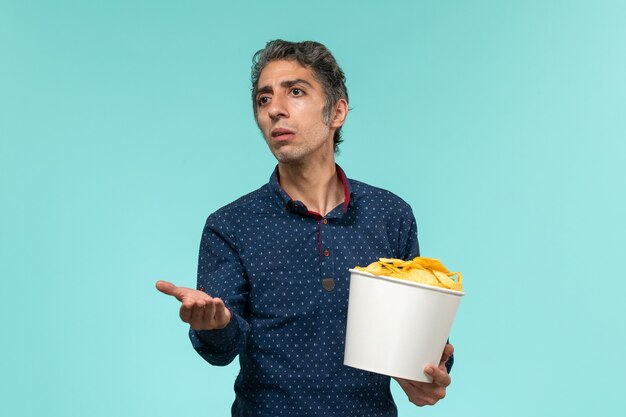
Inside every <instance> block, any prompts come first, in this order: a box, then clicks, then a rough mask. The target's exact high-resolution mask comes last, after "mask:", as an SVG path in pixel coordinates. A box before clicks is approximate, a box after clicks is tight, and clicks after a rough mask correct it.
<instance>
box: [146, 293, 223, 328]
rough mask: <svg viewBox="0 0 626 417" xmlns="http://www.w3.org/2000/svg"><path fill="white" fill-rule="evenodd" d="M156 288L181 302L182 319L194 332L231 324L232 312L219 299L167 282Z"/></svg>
mask: <svg viewBox="0 0 626 417" xmlns="http://www.w3.org/2000/svg"><path fill="white" fill-rule="evenodd" d="M156 287H157V290H159V291H161V292H162V293H163V294H167V295H171V296H173V297H176V299H177V300H178V301H180V302H181V305H180V319H181V320H182V321H184V322H185V323H189V324H190V325H191V328H192V329H194V330H214V329H223V328H224V327H226V325H227V324H228V323H229V322H230V317H231V314H230V310H229V309H227V308H226V306H225V305H224V302H223V301H222V300H220V299H219V298H212V297H209V296H208V295H207V294H206V293H204V292H202V291H198V290H194V289H191V288H184V287H177V286H176V285H174V284H172V283H171V282H167V281H157V283H156Z"/></svg>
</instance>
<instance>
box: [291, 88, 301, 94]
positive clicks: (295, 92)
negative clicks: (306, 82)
mask: <svg viewBox="0 0 626 417" xmlns="http://www.w3.org/2000/svg"><path fill="white" fill-rule="evenodd" d="M291 94H293V95H294V96H302V95H304V91H302V90H301V89H299V88H294V89H293V90H291Z"/></svg>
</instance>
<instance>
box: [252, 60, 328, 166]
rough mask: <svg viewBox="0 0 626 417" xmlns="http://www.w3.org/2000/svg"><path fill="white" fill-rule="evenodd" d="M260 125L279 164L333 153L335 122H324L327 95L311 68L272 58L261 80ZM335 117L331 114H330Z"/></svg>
mask: <svg viewBox="0 0 626 417" xmlns="http://www.w3.org/2000/svg"><path fill="white" fill-rule="evenodd" d="M255 100H256V104H255V105H256V106H257V124H258V125H259V128H260V129H261V132H262V133H263V137H264V138H265V141H266V142H267V145H268V146H269V148H270V150H271V151H272V153H273V154H274V156H275V157H276V159H277V160H278V162H280V163H286V164H287V163H300V162H306V161H307V160H311V159H312V160H315V159H316V158H322V159H325V158H329V157H332V156H333V152H334V145H333V134H334V132H335V130H336V127H333V123H332V122H331V123H328V124H327V123H324V121H323V110H324V104H325V95H324V91H323V88H322V86H321V84H320V83H318V82H317V81H316V80H315V77H314V76H313V73H312V71H311V70H310V69H308V68H305V67H303V66H302V65H300V64H299V63H298V62H297V61H272V62H270V63H269V64H268V65H267V66H266V67H265V68H264V69H263V71H261V75H260V77H259V81H258V93H257V95H256V97H255ZM331 118H332V115H331Z"/></svg>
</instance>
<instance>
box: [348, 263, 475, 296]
mask: <svg viewBox="0 0 626 417" xmlns="http://www.w3.org/2000/svg"><path fill="white" fill-rule="evenodd" d="M354 269H356V270H359V271H365V272H369V273H370V274H374V275H382V276H385V277H393V278H400V279H405V280H407V281H413V282H417V283H420V284H426V285H432V286H434V287H441V288H447V289H449V290H454V291H462V290H463V276H462V275H461V273H460V272H450V271H448V269H447V268H446V267H445V266H443V264H442V263H441V262H440V261H439V259H433V258H422V257H419V256H418V257H417V258H414V259H412V260H410V261H403V260H401V259H391V258H380V260H379V261H378V262H373V263H371V264H369V265H368V266H366V267H365V268H364V267H360V266H357V267H355V268H354ZM453 278H456V280H455V279H453Z"/></svg>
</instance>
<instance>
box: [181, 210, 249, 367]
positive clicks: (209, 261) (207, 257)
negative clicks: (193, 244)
mask: <svg viewBox="0 0 626 417" xmlns="http://www.w3.org/2000/svg"><path fill="white" fill-rule="evenodd" d="M197 289H198V290H200V291H204V292H206V293H207V294H208V295H210V296H211V297H219V298H221V299H222V300H223V301H224V304H225V305H226V307H227V308H228V309H229V310H230V312H231V320H230V322H229V323H228V325H227V326H226V327H225V328H223V329H218V330H199V331H198V330H193V329H191V328H190V329H189V338H190V339H191V344H192V346H193V347H194V349H195V350H196V352H198V353H199V354H200V356H202V357H203V358H204V359H205V360H206V361H207V362H209V363H210V364H212V365H227V364H229V363H231V362H232V361H233V359H234V358H235V357H236V356H237V355H238V354H239V353H241V352H242V351H243V349H244V348H245V344H246V339H247V336H248V333H249V330H250V326H249V324H248V322H247V321H246V320H245V319H244V318H243V316H244V310H245V308H246V305H247V301H248V281H247V278H246V274H245V270H244V268H243V265H242V263H241V258H240V256H239V250H238V245H237V242H236V240H235V239H234V237H233V236H232V233H230V231H229V228H228V225H227V223H226V222H225V221H224V220H223V219H220V218H219V217H218V216H215V215H212V216H209V218H208V219H207V222H206V225H205V227H204V231H203V233H202V240H201V242H200V254H199V257H198V283H197Z"/></svg>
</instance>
